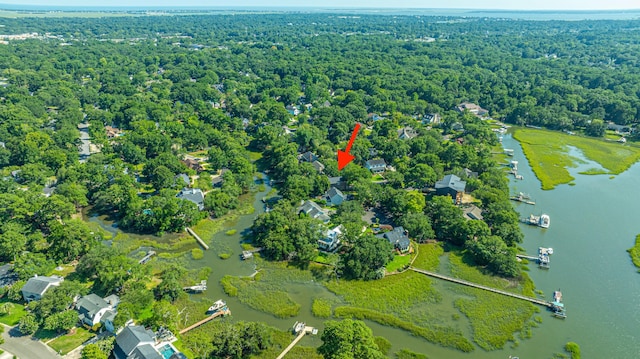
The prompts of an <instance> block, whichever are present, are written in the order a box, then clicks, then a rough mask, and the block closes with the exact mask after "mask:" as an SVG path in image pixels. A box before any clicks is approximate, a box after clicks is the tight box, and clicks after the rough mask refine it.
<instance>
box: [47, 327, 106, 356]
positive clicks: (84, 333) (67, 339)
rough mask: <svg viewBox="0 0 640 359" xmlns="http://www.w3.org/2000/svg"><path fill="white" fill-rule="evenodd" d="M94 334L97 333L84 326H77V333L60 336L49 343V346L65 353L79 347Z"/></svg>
mask: <svg viewBox="0 0 640 359" xmlns="http://www.w3.org/2000/svg"><path fill="white" fill-rule="evenodd" d="M94 335H95V334H93V333H91V332H89V331H88V330H86V329H84V328H75V333H73V334H66V335H63V336H61V337H58V338H56V339H55V340H53V341H52V342H51V343H49V346H50V347H51V348H53V350H55V351H56V352H58V353H61V354H62V355H65V354H67V353H69V352H70V351H72V350H73V349H75V348H77V347H79V346H80V344H82V343H84V342H86V341H87V340H89V339H91V338H92V337H93V336H94Z"/></svg>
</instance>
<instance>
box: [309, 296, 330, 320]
mask: <svg viewBox="0 0 640 359" xmlns="http://www.w3.org/2000/svg"><path fill="white" fill-rule="evenodd" d="M311 313H312V314H313V316H314V317H318V318H329V317H330V316H331V314H332V312H331V302H330V301H328V300H326V299H323V298H316V299H314V300H313V304H312V305H311Z"/></svg>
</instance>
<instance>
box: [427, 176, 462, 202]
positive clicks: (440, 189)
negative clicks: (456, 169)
mask: <svg viewBox="0 0 640 359" xmlns="http://www.w3.org/2000/svg"><path fill="white" fill-rule="evenodd" d="M466 186H467V182H465V181H463V180H461V179H460V177H458V176H456V175H453V174H448V175H446V176H444V178H443V179H441V180H440V181H438V182H436V186H435V187H436V195H438V196H451V198H453V200H454V202H455V203H456V204H459V203H460V202H462V195H463V194H464V190H465V187H466Z"/></svg>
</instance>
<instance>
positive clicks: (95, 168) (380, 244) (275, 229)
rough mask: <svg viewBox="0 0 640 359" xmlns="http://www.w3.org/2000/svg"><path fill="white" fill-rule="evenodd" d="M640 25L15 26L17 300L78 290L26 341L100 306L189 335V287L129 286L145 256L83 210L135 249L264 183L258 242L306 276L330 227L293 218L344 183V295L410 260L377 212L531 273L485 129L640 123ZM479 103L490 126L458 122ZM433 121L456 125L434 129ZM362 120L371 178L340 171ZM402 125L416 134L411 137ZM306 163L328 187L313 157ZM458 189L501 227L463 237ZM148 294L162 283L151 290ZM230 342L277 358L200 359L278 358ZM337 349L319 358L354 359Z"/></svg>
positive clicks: (2, 165) (10, 125)
mask: <svg viewBox="0 0 640 359" xmlns="http://www.w3.org/2000/svg"><path fill="white" fill-rule="evenodd" d="M639 24H640V22H638V21H615V22H614V21H577V22H562V21H554V22H528V21H504V20H490V19H452V18H439V17H423V16H393V17H392V16H367V15H363V16H357V17H354V16H336V15H329V14H270V15H264V14H259V15H249V14H247V15H235V16H168V17H149V16H142V17H123V18H99V19H83V18H61V19H31V18H25V19H19V20H18V19H0V25H2V28H0V32H3V34H5V35H22V34H26V35H24V36H23V37H24V38H19V37H18V38H16V37H7V36H5V37H3V39H8V40H7V41H4V42H3V43H2V44H0V170H1V171H2V178H3V179H2V180H1V181H0V260H1V261H3V262H12V263H13V271H14V272H15V273H16V274H17V276H18V277H19V279H20V281H19V282H17V283H18V285H14V286H13V287H12V288H10V289H6V290H5V293H4V294H6V295H7V296H8V297H9V298H11V299H12V300H20V294H19V290H18V289H19V285H21V284H24V281H25V280H27V279H28V278H30V277H32V276H33V275H36V274H38V275H46V274H48V273H50V272H51V271H52V270H53V268H54V267H56V266H57V265H61V264H64V263H70V262H75V263H77V268H76V271H75V275H77V278H76V279H77V282H76V281H74V280H68V281H65V282H64V285H62V286H60V287H59V288H56V289H55V290H54V291H52V292H51V293H52V294H51V295H49V296H48V297H43V300H42V301H40V302H38V303H36V304H33V305H30V306H31V307H30V313H29V314H27V316H25V317H24V318H26V319H24V321H23V322H22V323H21V328H22V327H24V328H23V329H24V332H25V333H27V334H29V333H33V332H35V331H36V330H37V329H38V328H39V327H42V328H46V329H50V330H68V329H70V327H71V326H72V325H73V324H74V323H73V318H71V314H63V313H68V312H69V310H68V308H69V306H70V303H71V302H70V301H71V300H72V298H73V297H74V296H75V295H77V294H86V293H88V292H90V291H97V292H99V293H102V294H110V293H118V294H119V295H120V296H121V297H122V303H121V304H120V308H121V309H120V310H119V314H118V317H117V323H118V324H123V323H124V322H126V321H127V320H128V319H130V318H138V317H139V316H140V315H142V313H144V312H145V311H149V310H150V309H149V308H153V312H154V313H155V314H154V315H153V316H151V317H147V318H146V319H145V324H147V325H148V326H151V327H154V328H157V327H159V326H161V325H163V323H164V324H165V325H170V326H172V328H171V329H176V328H177V321H175V323H174V321H167V320H166V318H167V316H174V317H175V316H177V315H178V314H177V310H176V308H175V307H172V304H171V303H173V302H175V300H177V299H178V298H179V297H180V296H181V295H182V290H181V285H180V283H181V281H182V280H184V278H185V276H186V275H187V274H186V272H187V271H186V270H185V269H184V268H181V267H180V266H178V265H173V264H172V265H171V266H165V267H163V269H162V270H161V271H155V272H153V273H152V271H151V270H149V269H148V267H140V266H134V267H133V268H135V269H134V270H131V267H132V266H133V260H132V259H131V258H129V257H127V255H128V254H129V253H122V252H119V251H118V250H116V249H113V248H108V247H105V246H103V245H102V244H101V243H102V240H103V238H102V234H101V233H97V232H96V233H94V231H93V230H92V229H91V227H90V226H89V225H88V224H87V222H86V221H83V210H84V209H86V208H88V207H90V208H91V211H93V212H95V213H98V214H104V215H108V216H109V218H111V219H113V220H114V221H116V222H117V223H118V226H119V227H120V228H122V229H124V230H126V231H129V232H134V233H138V234H157V235H161V234H163V233H167V232H182V231H183V229H184V228H185V227H188V226H191V225H194V224H196V223H198V222H199V221H200V220H202V219H204V218H219V217H223V216H225V215H226V214H227V213H229V212H230V211H233V210H235V209H236V208H238V206H239V205H240V201H241V198H242V195H245V194H247V193H249V192H251V190H252V187H253V186H254V177H255V173H256V171H257V170H260V171H264V172H266V173H268V174H269V176H270V178H271V179H272V180H273V183H274V184H275V186H276V188H277V189H278V191H279V195H281V196H282V200H280V201H279V202H278V203H277V204H275V205H274V206H273V208H272V210H271V211H270V212H268V213H265V214H263V215H260V216H258V218H257V219H256V221H255V223H254V225H253V233H255V235H254V236H253V237H252V238H251V240H252V241H253V242H254V245H255V246H257V247H262V248H263V253H262V255H263V257H265V258H266V259H268V260H277V261H282V260H288V261H291V262H294V263H296V264H297V265H299V266H301V267H302V268H305V266H306V265H308V263H309V262H310V261H312V260H313V259H314V257H315V256H316V252H317V242H318V240H319V239H320V236H321V234H322V232H323V228H324V227H323V226H324V224H323V223H322V221H320V220H317V219H314V218H311V217H308V216H304V215H302V216H300V215H299V213H298V212H299V210H297V209H298V207H299V205H300V203H301V201H304V200H308V199H312V198H317V199H318V200H317V202H319V203H320V204H326V203H323V202H324V200H323V199H320V198H322V197H323V196H324V194H325V193H326V192H327V190H328V189H329V188H330V181H329V177H336V176H342V180H343V181H344V182H345V185H344V186H345V188H346V189H345V192H347V194H348V196H349V199H351V200H349V201H346V202H344V203H343V204H342V205H341V206H339V207H338V208H337V209H336V210H335V211H334V212H335V213H332V216H331V219H330V222H331V224H332V225H342V226H343V229H344V233H343V237H342V242H343V243H344V244H345V246H344V247H343V250H342V252H341V255H340V259H339V262H338V263H336V273H338V274H340V275H341V276H342V277H343V278H346V279H364V280H374V279H376V278H380V277H381V276H383V275H384V266H385V265H387V263H388V262H389V261H390V260H391V259H392V258H393V254H392V248H391V245H390V244H389V242H388V241H387V240H384V239H380V238H379V237H376V236H374V235H373V233H372V232H370V231H363V230H362V228H363V227H367V225H368V224H367V223H365V221H364V220H363V219H362V217H363V215H364V214H365V211H369V210H376V211H379V212H381V213H382V215H383V216H384V217H385V218H387V219H388V220H389V221H391V223H394V224H397V225H402V226H403V227H404V228H405V229H407V230H408V232H409V233H410V234H411V237H412V239H413V240H414V241H415V242H419V243H422V242H426V241H429V240H434V239H436V240H438V241H442V242H447V243H448V244H450V245H452V246H453V247H455V248H463V249H465V250H466V252H465V253H468V254H470V255H471V257H472V258H473V260H474V261H475V264H476V265H478V266H480V267H483V268H486V270H487V271H489V272H491V273H493V274H497V275H500V276H505V277H515V278H518V277H519V276H520V266H518V264H517V262H516V260H515V248H516V246H517V244H518V243H520V242H521V241H522V237H523V235H522V233H521V231H520V229H519V227H518V217H517V214H516V212H515V211H514V210H513V209H512V207H511V205H510V204H509V188H508V182H507V180H506V177H505V174H504V171H502V169H501V168H500V167H498V166H497V164H496V161H495V160H494V159H493V157H492V148H495V146H496V145H498V139H497V137H496V136H495V134H494V133H493V132H492V131H491V128H490V126H489V122H490V121H493V120H500V121H503V122H506V123H511V124H517V125H533V126H544V127H547V128H550V129H555V130H564V131H579V132H584V133H585V134H587V135H593V136H602V135H603V134H604V131H605V128H606V126H607V123H608V122H612V123H614V124H618V125H625V126H633V125H635V124H636V123H637V121H638V119H639V118H640V100H639V99H638V95H639V94H640V72H639V70H638V58H637V56H636V54H637V53H638V50H639V49H638V47H640V33H639V32H638V31H639V29H640V27H639V26H638V25H639ZM34 33H37V34H34ZM463 102H472V103H475V104H478V105H479V106H481V107H483V108H485V109H487V110H488V114H487V116H485V117H483V118H480V117H479V116H476V115H474V114H472V113H470V112H469V111H464V112H460V111H456V110H455V109H456V106H458V105H459V104H460V103H463ZM436 114H437V116H438V117H441V121H432V120H430V119H432V118H433V116H434V115H436ZM356 123H362V124H364V125H365V126H366V130H365V131H363V133H362V134H361V135H360V136H359V137H358V138H357V140H356V141H355V143H354V145H353V148H352V153H353V154H354V155H355V161H354V163H353V164H351V165H349V166H347V167H346V168H345V169H344V170H342V171H338V167H337V161H336V159H335V156H336V150H337V149H338V148H344V145H345V143H346V141H347V140H348V139H349V136H350V134H351V131H352V129H353V128H354V126H355V124H356ZM403 129H410V131H415V133H413V132H412V135H411V136H410V138H408V139H406V138H401V136H399V133H400V132H399V131H402V130H403ZM88 138H89V139H90V141H89V142H90V143H88V140H87V139H88ZM306 152H312V153H313V155H314V156H316V159H317V161H319V162H320V163H321V164H322V169H321V170H318V168H317V166H316V167H314V164H313V162H314V161H315V160H314V161H306V162H305V161H302V160H300V154H302V153H306ZM204 158H206V160H203V159H204ZM372 159H382V160H384V161H385V162H386V164H388V165H389V166H391V167H392V168H393V170H392V171H388V172H387V173H385V175H384V178H382V179H379V180H372V175H371V172H370V171H369V170H368V169H366V168H365V167H364V166H365V164H366V163H367V161H368V160H372ZM447 174H455V175H458V176H460V177H461V178H463V179H464V180H466V182H467V188H466V192H468V193H469V194H471V195H472V196H473V198H475V200H476V204H477V205H478V206H479V207H480V208H481V210H482V211H483V215H484V220H483V221H467V220H465V219H464V217H463V212H462V209H461V208H459V206H457V205H455V204H454V203H453V202H452V201H451V198H449V197H446V196H433V194H432V193H431V192H430V191H428V189H430V188H432V187H433V186H434V184H435V183H436V181H438V180H440V179H441V178H442V177H443V176H445V175H447ZM183 187H192V188H198V189H199V190H201V191H202V192H201V193H204V194H203V197H202V200H201V202H200V203H194V202H193V201H189V200H183V199H181V198H184V196H186V195H184V191H182V192H181V190H182V189H183ZM425 193H426V195H425ZM200 205H201V207H199V206H200ZM381 269H382V271H381ZM151 278H154V280H152V279H151ZM144 282H153V283H156V284H155V285H157V283H158V282H160V284H159V285H157V286H155V287H154V290H153V291H148V290H146V288H145V286H144V284H143V283H144ZM79 283H80V284H79ZM58 312H59V314H55V315H51V314H52V313H58ZM64 315H66V317H64ZM51 318H55V319H51ZM76 319H77V318H76ZM167 323H170V324H167ZM349 325H353V326H354V328H356V329H353V328H352V329H351V330H362V328H359V327H358V325H359V324H357V323H356V324H353V323H349ZM331 329H332V330H340V328H339V325H337V324H336V325H334V326H333V327H331ZM220 330H221V331H227V332H228V333H230V332H232V331H234V330H241V331H245V332H246V333H247V334H246V337H247V338H249V339H246V340H248V341H250V340H255V341H259V342H260V344H256V345H255V347H252V348H251V349H250V350H240V351H238V349H237V346H238V343H237V341H238V340H240V339H238V338H236V339H234V340H236V342H233V343H230V342H216V343H213V344H212V345H211V347H210V348H208V349H207V350H205V351H204V353H203V354H202V357H210V358H216V357H221V356H223V357H234V358H235V357H237V358H240V357H248V356H250V355H252V354H255V353H258V352H260V351H262V350H263V349H264V348H265V347H266V346H267V345H266V344H265V343H267V342H268V340H267V339H265V337H266V336H267V334H265V333H266V332H265V331H266V329H265V328H263V327H261V326H257V325H255V323H238V324H233V325H229V326H228V327H225V328H222V329H220ZM256 338H258V339H256ZM339 346H340V345H338V344H336V345H335V347H339ZM330 347H331V346H330V345H324V346H323V347H321V348H322V349H321V351H322V353H323V355H325V357H327V358H333V357H338V356H332V355H335V353H333V354H332V349H328V348H330ZM234 348H235V349H234ZM234 350H235V351H234ZM336 350H337V349H336ZM463 350H470V349H469V348H468V347H465V348H464V349H463ZM98 352H100V351H98ZM364 352H365V353H369V354H366V355H369V356H367V357H377V356H374V354H371V351H368V350H366V351H364ZM363 355H365V354H363ZM375 355H377V354H375ZM98 357H99V354H96V358H98ZM362 357H363V358H364V356H362Z"/></svg>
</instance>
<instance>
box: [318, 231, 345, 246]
mask: <svg viewBox="0 0 640 359" xmlns="http://www.w3.org/2000/svg"><path fill="white" fill-rule="evenodd" d="M343 230H344V227H342V225H339V226H337V227H336V228H333V229H330V230H328V231H326V232H325V233H324V236H323V238H322V239H320V240H319V241H318V248H319V249H320V250H323V251H327V252H331V251H334V250H335V249H337V248H338V246H339V245H340V235H342V231H343Z"/></svg>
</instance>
